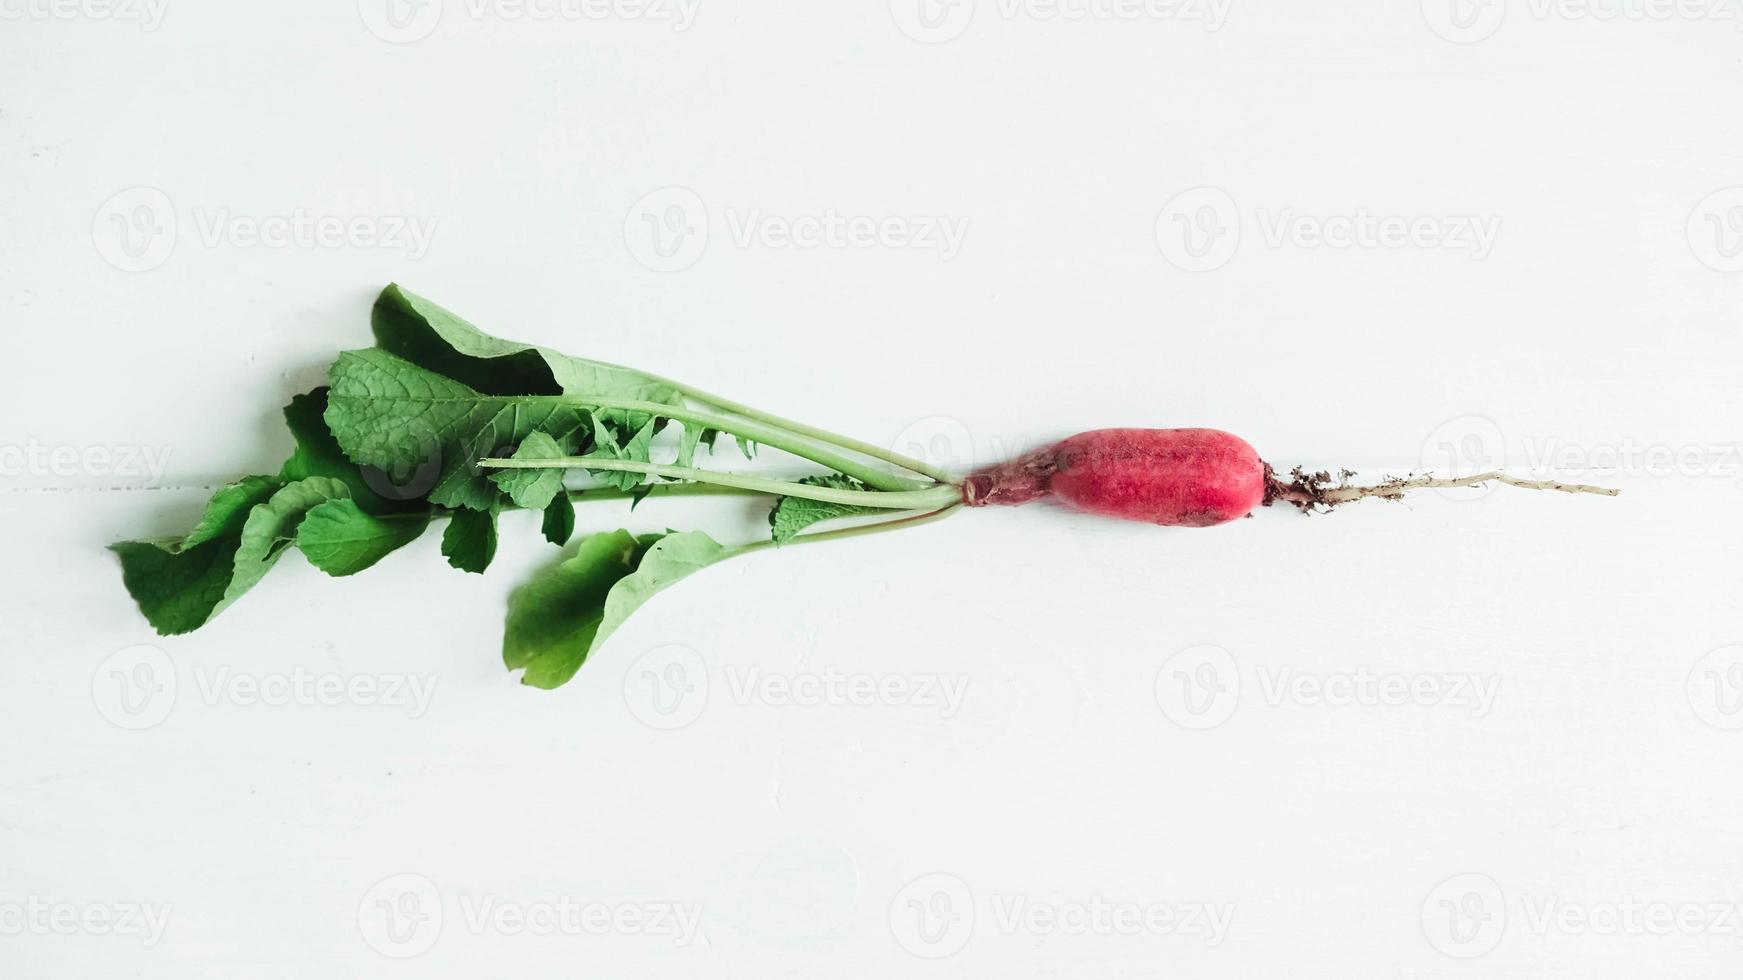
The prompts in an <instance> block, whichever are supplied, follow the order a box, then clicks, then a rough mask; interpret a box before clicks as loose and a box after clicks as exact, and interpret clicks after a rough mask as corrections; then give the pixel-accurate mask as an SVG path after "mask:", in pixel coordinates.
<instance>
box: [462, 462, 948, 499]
mask: <svg viewBox="0 0 1743 980" xmlns="http://www.w3.org/2000/svg"><path fill="white" fill-rule="evenodd" d="M478 465H479V466H482V467H486V468H490V469H506V470H554V469H582V470H594V471H606V472H618V473H645V474H647V475H649V476H658V477H664V478H666V479H669V480H689V481H693V482H696V483H711V484H714V485H716V486H722V487H735V488H737V489H740V490H751V491H755V492H757V493H767V494H774V495H776V496H781V497H803V498H805V499H807V500H820V501H823V502H824V503H830V504H853V505H856V506H860V507H881V508H885V509H888V510H921V509H924V508H930V507H944V506H948V505H950V504H952V503H955V502H956V501H959V500H961V499H962V491H961V489H959V488H957V487H955V486H949V485H939V486H931V487H927V488H926V489H924V490H905V491H904V490H837V489H835V488H834V487H814V486H811V485H810V484H807V483H790V482H787V481H785V480H770V479H765V478H763V477H757V476H746V475H743V474H739V473H718V472H715V471H713V470H699V469H696V468H695V467H693V466H667V465H664V464H661V463H640V462H636V461H634V460H628V459H601V458H599V457H596V456H560V457H555V458H551V459H481V460H479V461H478Z"/></svg>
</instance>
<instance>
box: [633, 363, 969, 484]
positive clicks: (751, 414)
mask: <svg viewBox="0 0 1743 980" xmlns="http://www.w3.org/2000/svg"><path fill="white" fill-rule="evenodd" d="M609 366H612V367H616V366H617V365H609ZM623 370H626V371H627V370H632V369H630V368H623ZM638 373H640V374H643V375H645V376H647V377H648V378H651V379H652V380H654V381H657V382H659V383H661V384H664V385H669V386H670V387H673V388H676V389H678V391H679V393H681V394H683V395H685V396H687V397H690V398H694V399H696V400H697V401H699V402H706V403H708V404H709V405H711V406H713V407H715V408H718V409H720V410H721V411H723V412H731V413H732V414H734V415H742V416H744V417H745V418H747V419H751V420H753V421H757V422H766V423H768V424H769V425H774V426H779V427H780V428H783V429H786V430H787V431H789V432H792V433H794V434H796V435H802V436H809V437H810V438H812V439H817V440H820V441H822V442H827V443H832V444H834V445H836V446H839V447H840V448H842V449H847V450H851V451H853V452H856V453H859V454H860V455H862V456H870V457H871V458H872V459H881V460H883V461H884V462H886V463H891V464H894V465H896V466H900V467H901V468H902V469H905V470H910V471H912V472H915V473H918V474H920V475H921V476H925V477H929V478H930V479H933V480H936V481H937V482H939V483H955V482H956V477H954V476H952V475H951V474H950V473H949V472H948V471H946V470H944V469H941V468H939V467H936V466H933V465H932V464H930V463H927V462H924V461H922V460H918V459H915V458H913V457H912V456H904V455H902V454H901V453H898V452H895V451H894V450H890V449H884V448H883V447H881V446H874V445H872V444H871V443H869V442H861V441H860V440H858V439H854V438H852V437H850V436H844V435H839V434H837V433H834V432H830V431H828V430H827V429H819V428H817V427H816V426H811V425H806V424H805V423H803V422H796V421H794V420H792V419H789V418H783V417H781V416H779V415H775V414H773V413H771V412H764V411H760V410H758V409H755V408H752V407H750V406H749V405H746V404H744V403H742V402H735V401H733V400H731V399H729V398H722V397H720V396H719V395H716V394H712V393H710V392H706V391H703V390H701V389H700V388H692V387H690V386H689V385H687V384H683V383H682V382H678V381H673V380H672V379H671V378H662V377H660V376H659V375H657V374H648V373H647V372H645V371H641V372H638ZM728 431H730V430H728ZM769 445H774V443H770V444H769ZM842 472H846V471H845V470H843V471H842ZM848 475H849V476H858V474H854V473H849V474H848ZM858 478H859V479H861V480H863V481H864V482H866V483H871V482H872V481H870V480H866V479H865V477H863V476H859V477H858ZM873 485H874V486H875V484H873ZM891 489H894V488H891Z"/></svg>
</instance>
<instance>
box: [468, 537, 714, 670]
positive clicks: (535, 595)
mask: <svg viewBox="0 0 1743 980" xmlns="http://www.w3.org/2000/svg"><path fill="white" fill-rule="evenodd" d="M732 554H733V552H732V551H731V550H730V549H727V548H724V547H722V546H721V545H719V544H717V543H716V542H715V541H713V540H712V539H710V538H709V537H708V536H707V535H705V534H702V533H700V532H697V531H686V532H682V533H674V534H666V535H657V534H655V535H644V536H643V537H640V538H637V537H633V536H632V535H630V533H629V532H628V531H611V532H607V533H604V534H594V535H590V536H589V537H587V538H584V539H582V541H581V544H580V547H579V550H578V551H577V553H576V555H575V557H573V558H570V559H569V560H567V561H564V562H562V563H560V564H558V565H556V566H555V567H553V568H552V569H550V570H549V571H547V572H546V573H545V574H543V575H541V576H540V577H539V578H537V579H535V580H533V581H532V582H531V583H529V584H528V585H526V586H523V587H522V588H521V589H520V590H518V591H516V592H515V594H514V595H513V597H512V598H511V599H510V600H509V608H508V623H507V626H506V628H505V630H504V632H503V646H502V659H503V663H505V664H506V665H507V666H508V667H509V669H510V670H514V669H517V668H522V667H524V668H526V673H525V674H523V675H522V676H521V683H523V684H527V685H530V686H532V687H541V688H547V689H549V688H554V687H559V686H561V685H562V684H564V683H565V682H567V681H568V680H569V678H571V677H573V676H575V672H576V671H577V670H579V669H580V668H581V664H582V663H583V662H584V661H586V659H587V658H588V656H589V655H591V654H592V653H593V651H595V650H597V649H599V647H600V645H601V644H603V643H604V642H605V640H606V639H607V638H608V637H610V635H611V634H612V632H613V631H615V630H616V629H617V628H618V627H619V626H621V625H622V624H623V622H624V620H626V619H628V618H629V616H630V614H631V613H633V612H635V611H636V609H638V608H640V607H641V605H642V604H643V603H645V602H647V601H648V600H649V599H650V598H652V597H653V596H654V595H655V594H656V593H658V592H659V591H660V590H661V589H664V588H665V587H667V586H669V585H671V584H672V583H673V582H676V581H678V580H679V579H682V578H684V577H685V576H687V575H689V574H691V573H693V572H695V571H697V570H698V569H701V568H704V567H706V566H708V565H711V564H713V563H714V562H717V561H720V560H721V559H723V558H727V557H730V556H731V555H732Z"/></svg>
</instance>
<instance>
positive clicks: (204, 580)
mask: <svg viewBox="0 0 1743 980" xmlns="http://www.w3.org/2000/svg"><path fill="white" fill-rule="evenodd" d="M282 485H283V484H281V483H280V482H279V481H278V480H277V479H275V478H273V477H269V476H251V477H247V478H245V479H243V480H240V481H238V482H236V483H232V484H230V485H228V486H226V487H223V488H221V489H220V490H219V491H218V492H217V493H215V494H213V496H212V499H211V500H210V501H209V502H208V503H207V504H206V510H205V513H204V514H203V515H202V516H201V518H200V521H199V523H198V524H197V525H195V527H194V529H193V530H192V531H191V532H189V533H188V534H187V535H186V536H185V537H183V538H181V539H179V540H174V539H171V540H163V541H123V542H121V543H119V544H116V545H113V546H112V547H111V549H110V550H112V551H114V552H115V553H116V554H117V555H118V556H119V557H120V559H121V580H122V582H123V583H124V584H125V585H126V586H127V592H128V594H130V595H131V596H133V601H134V602H136V603H138V604H139V611H140V612H141V613H143V614H144V615H145V618H146V620H147V621H148V622H150V623H151V625H152V627H153V628H154V629H156V630H157V632H158V633H159V634H161V635H163V636H173V635H176V634H180V633H190V632H192V631H194V630H196V629H199V628H200V627H201V626H204V625H205V624H206V623H207V622H208V621H209V620H210V619H211V618H212V617H213V616H215V615H216V614H217V612H218V610H219V608H220V606H221V604H222V603H223V602H224V595H225V592H226V591H227V590H228V589H229V587H230V581H231V577H232V570H233V568H234V564H235V559H236V549H237V548H238V546H239V545H240V544H241V536H242V529H243V527H244V525H246V523H247V521H248V515H249V513H250V512H251V511H252V510H253V509H254V508H255V507H256V506H258V505H260V504H264V503H265V502H266V501H267V500H269V499H270V498H271V497H272V495H273V494H274V493H275V492H276V491H277V490H278V488H279V487H280V486H282Z"/></svg>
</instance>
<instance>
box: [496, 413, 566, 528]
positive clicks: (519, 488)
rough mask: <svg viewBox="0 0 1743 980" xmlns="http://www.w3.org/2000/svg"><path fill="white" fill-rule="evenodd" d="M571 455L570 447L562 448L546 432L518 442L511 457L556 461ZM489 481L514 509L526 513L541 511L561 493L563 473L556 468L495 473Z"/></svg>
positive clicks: (530, 435)
mask: <svg viewBox="0 0 1743 980" xmlns="http://www.w3.org/2000/svg"><path fill="white" fill-rule="evenodd" d="M571 441H573V440H571ZM571 455H574V450H573V448H572V447H569V446H564V445H563V444H562V443H560V442H558V441H557V440H556V439H553V438H552V437H551V436H549V435H547V434H546V433H543V432H534V433H531V434H529V435H528V436H527V437H526V438H525V439H522V440H521V444H520V448H519V449H517V450H515V451H514V457H513V458H515V459H560V458H562V457H564V456H571ZM490 479H491V482H493V483H495V484H496V485H497V486H498V487H500V488H501V489H502V491H503V492H504V493H506V494H508V496H509V499H510V500H513V501H514V503H515V506H516V507H525V508H527V509H528V510H544V509H545V508H546V507H549V506H550V505H551V501H552V500H554V499H556V498H557V496H558V495H559V494H561V493H562V492H563V471H562V470H560V469H550V470H497V471H496V472H494V473H492V474H490Z"/></svg>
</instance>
